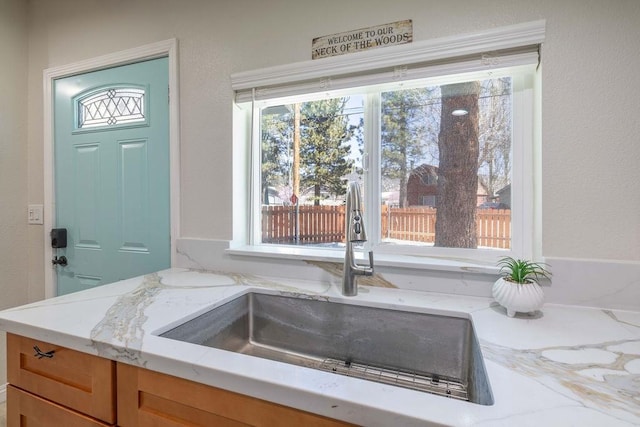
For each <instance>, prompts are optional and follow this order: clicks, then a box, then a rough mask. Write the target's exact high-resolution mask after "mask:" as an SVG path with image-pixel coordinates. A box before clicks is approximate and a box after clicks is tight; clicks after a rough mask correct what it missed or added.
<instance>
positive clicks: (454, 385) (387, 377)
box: [318, 358, 469, 401]
mask: <svg viewBox="0 0 640 427" xmlns="http://www.w3.org/2000/svg"><path fill="white" fill-rule="evenodd" d="M318 368H319V369H321V370H323V371H327V372H333V373H336V374H341V375H347V376H350V377H355V378H361V379H365V380H371V381H376V382H379V383H384V384H390V385H395V386H398V387H404V388H409V389H412V390H418V391H424V392H427V393H433V394H437V395H440V396H446V397H451V398H454V399H459V400H466V401H468V400H469V397H468V394H467V389H466V387H465V386H464V385H463V384H461V383H459V382H457V381H452V380H445V379H443V378H440V377H439V376H438V375H424V374H417V373H413V372H403V371H399V370H394V369H386V368H380V367H377V366H370V365H365V364H360V363H354V362H350V361H344V360H337V359H331V358H328V359H324V360H323V361H322V363H321V364H320V365H319V366H318Z"/></svg>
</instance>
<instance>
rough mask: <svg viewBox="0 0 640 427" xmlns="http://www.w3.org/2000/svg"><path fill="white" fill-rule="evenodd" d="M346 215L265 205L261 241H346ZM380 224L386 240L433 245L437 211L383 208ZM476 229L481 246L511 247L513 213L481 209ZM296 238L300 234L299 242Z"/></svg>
mask: <svg viewBox="0 0 640 427" xmlns="http://www.w3.org/2000/svg"><path fill="white" fill-rule="evenodd" d="M344 215H345V214H344V205H342V206H307V205H304V206H299V207H298V211H297V212H296V208H295V207H294V206H263V207H262V242H263V243H284V244H292V243H299V244H313V243H315V244H319V243H332V242H343V241H344V221H345V218H344ZM296 218H297V221H296ZM296 223H297V228H298V229H297V230H296ZM381 225H382V238H383V239H390V240H399V241H410V242H423V243H434V241H435V235H436V228H435V225H436V209H434V208H429V207H424V208H423V207H410V208H390V207H388V206H386V205H384V206H382V212H381ZM476 228H477V230H478V247H481V246H482V247H490V248H500V249H509V248H510V246H511V211H510V210H508V209H504V210H503V209H478V210H477V214H476ZM296 231H297V233H296ZM296 235H298V240H297V241H296Z"/></svg>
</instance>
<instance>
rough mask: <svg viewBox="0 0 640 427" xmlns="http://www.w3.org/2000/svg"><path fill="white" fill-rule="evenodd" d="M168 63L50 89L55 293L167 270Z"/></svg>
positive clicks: (85, 78) (123, 68)
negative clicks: (62, 234) (63, 240)
mask: <svg viewBox="0 0 640 427" xmlns="http://www.w3.org/2000/svg"><path fill="white" fill-rule="evenodd" d="M168 87H169V83H168V60H167V58H160V59H154V60H150V61H145V62H140V63H136V64H130V65H124V66H120V67H115V68H111V69H108V70H101V71H96V72H90V73H86V74H82V75H76V76H71V77H66V78H63V79H58V80H56V81H55V84H54V159H55V165H54V168H55V224H56V225H55V227H56V228H64V229H66V230H67V247H66V248H60V249H54V255H56V256H57V257H58V259H60V258H61V257H63V256H64V257H65V258H66V263H67V265H62V264H58V265H56V266H55V268H56V270H57V293H58V295H63V294H67V293H70V292H75V291H79V290H83V289H87V288H91V287H94V286H98V285H103V284H106V283H111V282H115V281H117V280H121V279H126V278H130V277H134V276H138V275H141V274H146V273H150V272H153V271H158V270H162V269H164V268H168V267H169V266H170V264H171V243H170V241H171V239H170V216H169V215H170V214H169V212H170V209H169V103H168Z"/></svg>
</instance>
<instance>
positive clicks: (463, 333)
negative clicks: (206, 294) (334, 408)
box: [160, 292, 493, 405]
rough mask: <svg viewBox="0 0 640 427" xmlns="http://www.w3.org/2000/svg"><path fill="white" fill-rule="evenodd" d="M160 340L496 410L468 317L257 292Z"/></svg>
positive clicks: (214, 310)
mask: <svg viewBox="0 0 640 427" xmlns="http://www.w3.org/2000/svg"><path fill="white" fill-rule="evenodd" d="M160 336H162V337H165V338H171V339H175V340H180V341H186V342H189V343H193V344H199V345H204V346H209V347H215V348H218V349H223V350H228V351H233V352H237V353H242V354H247V355H251V356H256V357H262V358H266V359H271V360H276V361H279V362H286V363H291V364H294V365H300V366H305V367H309V368H314V369H321V370H324V371H328V372H333V373H336V374H343V375H349V376H354V377H358V378H362V379H366V380H371V381H376V382H381V383H387V384H392V385H395V386H400V387H406V388H411V389H415V390H420V391H425V392H430V393H435V394H439V395H443V396H448V397H451V398H456V399H462V400H467V401H470V402H473V403H478V404H481V405H492V404H493V396H492V394H491V389H490V387H489V381H488V379H487V375H486V371H485V367H484V362H483V360H482V354H481V352H480V347H479V345H478V341H477V338H476V336H475V333H474V331H473V325H472V323H471V321H470V320H469V319H465V318H459V317H451V316H440V315H433V314H424V313H415V312H408V311H400V310H391V309H385V308H379V307H370V306H358V305H352V304H346V303H339V302H329V301H321V300H317V299H310V298H304V297H293V296H280V295H269V294H261V293H256V292H253V293H248V294H245V295H242V296H240V297H238V298H236V299H234V300H232V301H230V302H228V303H226V304H223V305H221V306H219V307H216V308H214V309H212V310H211V311H208V312H207V313H205V314H202V315H200V316H199V317H196V318H195V319H192V320H189V321H187V322H185V323H183V324H181V325H179V326H177V327H175V328H173V329H171V330H169V331H167V332H165V333H162V334H161V335H160Z"/></svg>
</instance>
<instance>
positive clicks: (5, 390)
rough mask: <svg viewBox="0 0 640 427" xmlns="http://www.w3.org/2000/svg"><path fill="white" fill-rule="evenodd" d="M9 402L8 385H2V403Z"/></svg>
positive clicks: (0, 397)
mask: <svg viewBox="0 0 640 427" xmlns="http://www.w3.org/2000/svg"><path fill="white" fill-rule="evenodd" d="M6 401H7V385H6V384H2V385H0V403H2V402H6Z"/></svg>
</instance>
